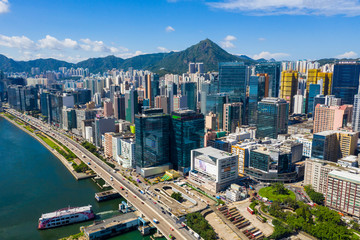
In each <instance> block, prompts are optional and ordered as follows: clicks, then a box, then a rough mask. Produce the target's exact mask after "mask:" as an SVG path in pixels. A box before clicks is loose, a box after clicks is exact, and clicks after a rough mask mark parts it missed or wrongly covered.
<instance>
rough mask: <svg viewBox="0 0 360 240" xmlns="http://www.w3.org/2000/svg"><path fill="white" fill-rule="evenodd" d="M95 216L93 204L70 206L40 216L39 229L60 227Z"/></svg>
mask: <svg viewBox="0 0 360 240" xmlns="http://www.w3.org/2000/svg"><path fill="white" fill-rule="evenodd" d="M93 218H95V214H94V213H93V211H92V206H91V205H88V206H83V207H68V208H63V209H59V210H57V211H55V212H51V213H45V214H42V215H41V217H40V218H39V225H38V229H47V228H53V227H60V226H64V225H68V224H73V223H77V222H83V221H87V220H91V219H93Z"/></svg>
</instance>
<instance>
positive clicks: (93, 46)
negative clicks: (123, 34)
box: [80, 38, 129, 53]
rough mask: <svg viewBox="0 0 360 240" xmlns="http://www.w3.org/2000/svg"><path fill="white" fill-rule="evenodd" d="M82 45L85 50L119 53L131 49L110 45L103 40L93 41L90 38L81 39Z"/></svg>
mask: <svg viewBox="0 0 360 240" xmlns="http://www.w3.org/2000/svg"><path fill="white" fill-rule="evenodd" d="M80 42H82V43H84V44H80V47H81V48H82V49H83V50H85V51H94V52H107V53H119V52H127V51H129V49H127V48H124V47H109V46H107V45H105V44H104V42H103V41H92V40H90V39H89V38H86V39H80Z"/></svg>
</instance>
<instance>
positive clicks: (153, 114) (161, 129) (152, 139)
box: [135, 108, 170, 168]
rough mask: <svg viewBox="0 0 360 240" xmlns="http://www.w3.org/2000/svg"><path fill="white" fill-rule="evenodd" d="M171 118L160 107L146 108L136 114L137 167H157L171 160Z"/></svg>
mask: <svg viewBox="0 0 360 240" xmlns="http://www.w3.org/2000/svg"><path fill="white" fill-rule="evenodd" d="M169 124H170V118H169V115H168V114H165V113H163V110H162V109H161V108H160V109H159V108H154V109H146V110H144V111H143V114H138V115H136V116H135V137H136V146H135V159H136V167H137V168H146V167H155V166H158V165H162V164H165V163H168V162H169V160H170V158H169V157H170V138H169V136H170V135H169V131H170V128H169Z"/></svg>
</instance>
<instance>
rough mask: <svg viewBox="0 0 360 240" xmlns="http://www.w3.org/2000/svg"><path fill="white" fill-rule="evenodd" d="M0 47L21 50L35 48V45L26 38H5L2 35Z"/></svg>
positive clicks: (0, 36)
mask: <svg viewBox="0 0 360 240" xmlns="http://www.w3.org/2000/svg"><path fill="white" fill-rule="evenodd" d="M0 46H4V47H10V48H19V49H32V48H35V47H36V46H35V43H34V42H33V41H32V40H31V39H29V38H27V37H25V36H21V37H20V36H12V37H9V36H5V35H1V34H0Z"/></svg>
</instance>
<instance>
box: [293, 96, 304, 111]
mask: <svg viewBox="0 0 360 240" xmlns="http://www.w3.org/2000/svg"><path fill="white" fill-rule="evenodd" d="M303 105H304V96H303V95H295V96H294V113H295V114H302V113H303Z"/></svg>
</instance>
